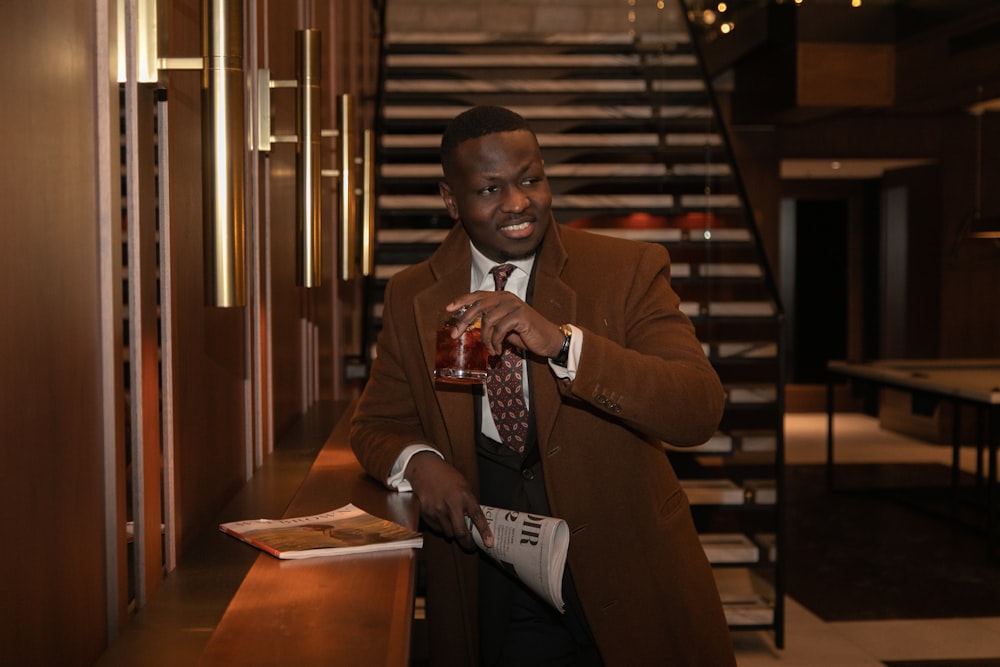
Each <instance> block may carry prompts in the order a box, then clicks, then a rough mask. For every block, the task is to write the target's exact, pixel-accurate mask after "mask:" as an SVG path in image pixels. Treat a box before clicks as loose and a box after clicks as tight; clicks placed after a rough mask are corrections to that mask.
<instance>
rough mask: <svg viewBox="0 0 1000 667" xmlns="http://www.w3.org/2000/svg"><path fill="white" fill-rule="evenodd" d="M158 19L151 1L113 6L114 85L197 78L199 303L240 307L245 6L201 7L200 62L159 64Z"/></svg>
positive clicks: (207, 0)
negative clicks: (162, 75) (188, 73)
mask: <svg viewBox="0 0 1000 667" xmlns="http://www.w3.org/2000/svg"><path fill="white" fill-rule="evenodd" d="M156 15H157V8H156V0H118V13H117V20H118V38H119V42H118V43H119V45H120V46H119V49H118V54H119V57H118V81H119V82H120V83H125V84H126V85H127V86H128V85H135V84H138V83H156V82H157V81H158V80H159V72H160V70H201V72H202V80H201V108H202V211H203V221H202V225H203V234H204V271H205V303H206V305H209V306H220V307H233V306H244V305H246V246H245V197H244V191H243V177H244V170H243V160H244V155H245V153H246V148H247V146H246V139H245V132H244V123H243V2H242V0H202V3H201V38H202V39H201V44H202V47H201V51H202V53H201V57H194V58H158V57H157V43H156V42H157V28H156ZM133 40H134V41H133ZM128 44H134V63H129V62H128V58H127V56H126V53H127V51H128V50H129V49H128V48H127V46H126V45H128ZM130 68H131V69H134V71H135V76H134V81H130V79H132V78H133V77H130V76H129V74H130V73H131V72H130V71H129V69H130Z"/></svg>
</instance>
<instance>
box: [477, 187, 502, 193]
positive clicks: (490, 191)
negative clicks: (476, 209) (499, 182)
mask: <svg viewBox="0 0 1000 667" xmlns="http://www.w3.org/2000/svg"><path fill="white" fill-rule="evenodd" d="M497 189H498V188H497V186H495V185H487V186H486V187H485V188H483V189H482V190H480V191H479V194H481V195H490V194H493V193H494V192H496V191H497Z"/></svg>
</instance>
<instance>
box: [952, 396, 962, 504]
mask: <svg viewBox="0 0 1000 667" xmlns="http://www.w3.org/2000/svg"><path fill="white" fill-rule="evenodd" d="M951 404H952V418H951V518H952V519H955V518H956V517H957V516H958V491H959V481H960V479H961V478H960V476H959V473H960V466H961V450H962V442H961V440H962V417H961V415H962V404H961V403H959V401H958V399H955V400H954V401H952V403H951Z"/></svg>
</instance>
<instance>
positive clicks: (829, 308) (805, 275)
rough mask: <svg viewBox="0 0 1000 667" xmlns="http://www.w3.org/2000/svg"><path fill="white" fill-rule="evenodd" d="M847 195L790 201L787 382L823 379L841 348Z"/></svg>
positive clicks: (844, 319)
mask: <svg viewBox="0 0 1000 667" xmlns="http://www.w3.org/2000/svg"><path fill="white" fill-rule="evenodd" d="M847 222H848V206H847V200H843V199H841V200H800V201H797V202H796V205H795V302H794V304H793V312H794V313H795V318H794V328H793V331H792V336H793V337H794V338H793V339H794V341H795V344H794V346H793V347H794V352H793V359H792V364H791V371H792V373H791V378H790V381H791V382H793V383H796V384H822V383H824V382H826V362H827V361H828V360H830V359H843V358H845V355H846V350H847Z"/></svg>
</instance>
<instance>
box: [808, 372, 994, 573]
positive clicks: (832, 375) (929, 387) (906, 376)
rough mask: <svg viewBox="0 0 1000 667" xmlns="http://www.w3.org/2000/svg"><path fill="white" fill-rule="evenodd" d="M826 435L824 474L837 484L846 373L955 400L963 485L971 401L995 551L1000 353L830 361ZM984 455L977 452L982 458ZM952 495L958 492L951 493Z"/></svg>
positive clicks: (955, 474) (955, 459)
mask: <svg viewBox="0 0 1000 667" xmlns="http://www.w3.org/2000/svg"><path fill="white" fill-rule="evenodd" d="M827 371H828V376H827V378H828V379H827V395H826V396H827V401H826V406H827V408H826V409H827V440H826V480H827V486H828V488H831V489H832V488H833V487H834V477H833V476H834V438H833V418H834V384H835V383H836V382H837V381H838V380H842V379H844V378H846V379H848V380H849V381H851V382H860V383H867V384H869V385H871V386H874V387H876V388H883V387H885V388H892V389H896V390H900V391H904V392H909V393H910V395H911V396H912V397H914V398H915V399H929V400H945V401H950V402H951V403H952V405H953V406H954V410H953V413H954V417H953V419H952V470H951V474H952V488H953V491H954V492H956V493H957V489H958V485H959V471H960V469H959V454H960V448H961V442H960V440H961V438H960V436H961V423H960V413H961V411H960V408H961V406H962V405H972V406H975V408H976V409H977V411H978V414H980V415H982V416H984V417H985V422H986V423H985V427H983V420H982V419H980V420H979V428H978V438H977V440H978V443H977V446H978V447H979V448H980V451H981V449H982V448H984V447H985V448H986V449H987V451H988V459H989V464H988V469H987V471H986V473H985V475H983V474H982V471H977V479H980V478H981V477H983V476H985V480H986V493H985V498H986V512H987V520H986V521H987V524H986V531H987V536H988V540H989V548H990V552H991V554H992V553H995V551H996V530H995V518H996V517H995V514H996V502H995V499H994V497H993V496H994V492H995V485H996V476H997V446H998V439H1000V433H998V432H1000V359H892V360H884V361H870V362H847V361H830V362H829V363H828V364H827ZM979 458H981V457H977V460H979ZM953 497H955V496H954V494H953Z"/></svg>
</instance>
